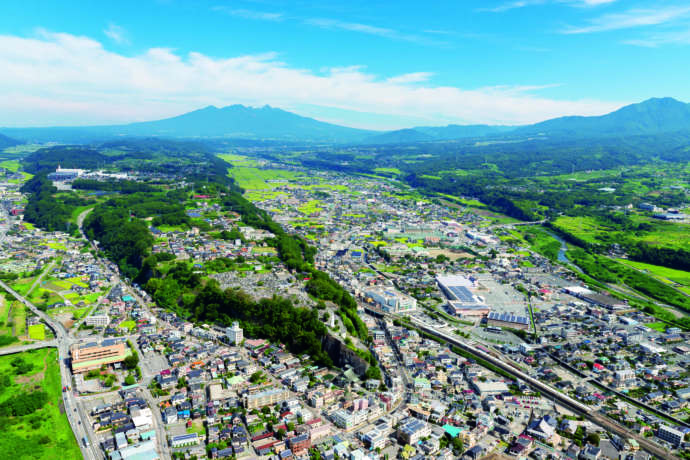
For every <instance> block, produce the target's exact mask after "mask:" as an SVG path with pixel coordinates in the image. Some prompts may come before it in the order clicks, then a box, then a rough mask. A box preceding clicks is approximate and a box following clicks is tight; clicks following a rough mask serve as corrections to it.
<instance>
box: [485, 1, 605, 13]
mask: <svg viewBox="0 0 690 460" xmlns="http://www.w3.org/2000/svg"><path fill="white" fill-rule="evenodd" d="M615 1H617V0H511V1H509V2H505V3H501V4H500V5H498V6H495V7H489V8H480V10H479V11H489V12H491V13H503V12H505V11H510V10H515V9H518V8H526V7H528V6H538V5H547V4H565V5H569V6H574V7H595V6H600V5H606V4H609V3H613V2H615Z"/></svg>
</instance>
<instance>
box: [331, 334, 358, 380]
mask: <svg viewBox="0 0 690 460" xmlns="http://www.w3.org/2000/svg"><path fill="white" fill-rule="evenodd" d="M321 345H322V346H323V349H324V350H325V351H326V353H328V356H330V357H331V359H332V360H333V364H335V365H336V366H337V367H340V368H344V367H345V365H350V366H351V367H352V369H353V370H354V371H355V372H356V373H357V375H358V376H360V377H362V376H363V375H364V373H365V372H366V371H367V369H368V368H369V363H367V362H366V361H365V360H364V359H362V358H361V357H360V356H359V355H358V354H357V353H355V352H354V351H352V350H350V349H349V348H347V345H345V343H343V342H342V341H341V340H340V339H338V338H337V337H333V336H332V335H330V334H329V335H327V336H325V337H324V338H323V340H322V341H321Z"/></svg>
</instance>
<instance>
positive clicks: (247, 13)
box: [212, 6, 285, 21]
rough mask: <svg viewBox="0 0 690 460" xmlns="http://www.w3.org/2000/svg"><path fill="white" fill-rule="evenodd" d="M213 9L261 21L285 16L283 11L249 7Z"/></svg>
mask: <svg viewBox="0 0 690 460" xmlns="http://www.w3.org/2000/svg"><path fill="white" fill-rule="evenodd" d="M212 10H213V11H220V12H222V13H225V14H229V15H230V16H237V17H240V18H244V19H256V20H259V21H282V20H283V19H284V18H285V16H284V15H283V13H273V12H266V11H256V10H247V9H242V8H240V9H233V8H228V7H227V6H216V7H213V8H212Z"/></svg>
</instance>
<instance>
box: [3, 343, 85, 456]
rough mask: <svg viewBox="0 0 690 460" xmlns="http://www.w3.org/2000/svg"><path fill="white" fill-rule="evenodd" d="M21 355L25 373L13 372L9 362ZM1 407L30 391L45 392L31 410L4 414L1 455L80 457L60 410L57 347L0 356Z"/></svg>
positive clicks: (65, 419)
mask: <svg viewBox="0 0 690 460" xmlns="http://www.w3.org/2000/svg"><path fill="white" fill-rule="evenodd" d="M17 357H21V359H22V360H24V361H25V362H27V363H30V364H31V370H30V371H29V372H27V373H26V374H25V375H16V374H15V368H14V367H13V366H12V365H11V363H12V361H13V360H14V359H16V358H17ZM0 375H2V376H3V380H4V382H3V383H8V385H0V406H1V405H2V404H3V403H5V402H6V401H8V400H12V399H16V398H17V397H19V396H20V395H22V394H26V393H28V392H32V391H40V390H42V391H44V392H45V393H46V395H47V402H46V403H45V404H44V405H43V407H41V408H39V409H37V410H36V411H34V412H33V413H29V414H26V415H22V416H4V417H3V424H2V436H0V458H3V459H16V460H28V459H36V460H54V459H77V458H81V452H80V451H79V447H78V445H77V441H76V439H75V438H74V435H73V434H72V430H71V428H70V426H69V423H68V421H67V417H66V416H65V414H64V413H63V411H62V410H61V405H62V402H61V400H62V397H61V391H62V387H61V385H60V370H59V367H58V363H57V350H55V349H54V348H45V349H42V350H33V351H29V352H25V353H20V354H14V355H7V356H2V357H0Z"/></svg>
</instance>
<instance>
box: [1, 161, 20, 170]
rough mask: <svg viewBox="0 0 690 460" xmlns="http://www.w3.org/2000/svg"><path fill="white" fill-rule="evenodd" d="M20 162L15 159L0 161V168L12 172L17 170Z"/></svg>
mask: <svg viewBox="0 0 690 460" xmlns="http://www.w3.org/2000/svg"><path fill="white" fill-rule="evenodd" d="M20 166H21V164H20V163H19V161H17V160H5V161H0V168H5V169H8V170H10V171H12V172H17V171H18V170H19V167H20Z"/></svg>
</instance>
